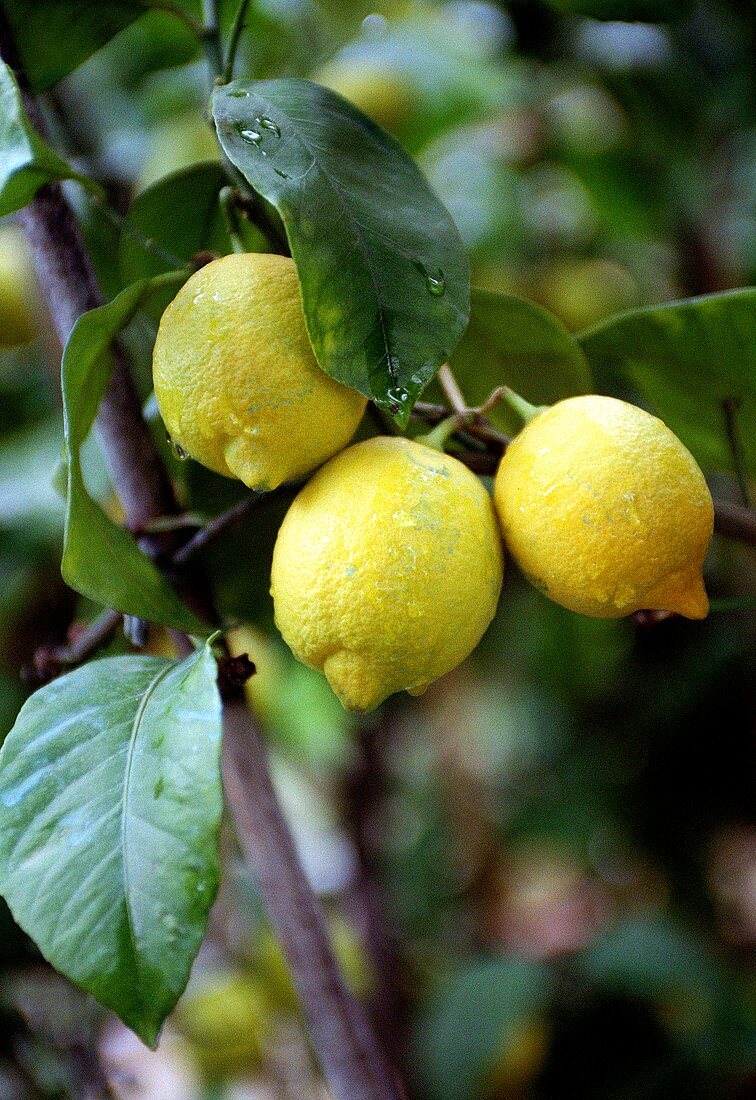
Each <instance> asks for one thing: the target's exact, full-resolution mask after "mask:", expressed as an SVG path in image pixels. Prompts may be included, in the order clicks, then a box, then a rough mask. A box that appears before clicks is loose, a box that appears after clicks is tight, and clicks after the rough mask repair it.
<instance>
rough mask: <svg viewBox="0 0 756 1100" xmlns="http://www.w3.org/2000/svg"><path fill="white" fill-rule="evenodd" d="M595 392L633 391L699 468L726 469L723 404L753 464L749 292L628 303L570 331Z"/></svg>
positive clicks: (755, 429) (753, 295)
mask: <svg viewBox="0 0 756 1100" xmlns="http://www.w3.org/2000/svg"><path fill="white" fill-rule="evenodd" d="M578 339H579V341H580V344H581V345H582V347H583V350H584V351H585V354H586V356H587V358H588V362H589V363H590V365H591V369H592V370H593V374H594V378H595V379H596V383H597V386H598V388H599V390H602V391H606V392H620V393H621V394H623V395H625V394H628V395H629V396H630V397H632V396H633V392H635V393H637V394H638V395H639V396H640V398H641V399H643V400H644V401H646V402H647V403H648V404H649V406H650V407H651V408H652V410H653V411H654V412H656V413H658V415H659V416H660V417H661V418H662V420H664V421H665V422H666V423H667V424H668V425H669V427H670V428H671V429H672V431H673V432H675V433H676V434H677V435H678V436H679V437H680V439H682V441H683V443H685V445H686V446H687V447H688V448H689V449H690V450H691V452H692V453H693V454H694V455H695V457H696V458H697V459H698V461H699V462H700V463H701V464H702V465H703V466H705V467H707V468H719V469H725V470H729V469H732V465H733V462H732V454H731V451H730V448H729V445H728V440H727V430H726V420H725V413H724V402H726V401H732V402H733V403H734V405H735V406H736V420H737V427H738V435H739V439H740V444H741V446H742V449H743V453H744V457H745V461H746V465H747V466H748V468H749V469H750V470H752V471H753V470H756V290H754V289H753V288H748V289H745V290H732V291H726V292H725V293H723V294H711V295H706V296H704V297H701V298H691V299H689V300H688V301H683V302H671V303H669V304H668V305H662V306H652V307H648V308H644V309H634V310H630V311H629V312H627V313H621V314H619V315H618V316H616V317H612V318H610V319H609V320H608V321H605V322H603V323H602V324H600V325H598V326H597V327H596V328H593V329H590V330H589V331H588V332H585V333H582V334H581V335H580V336H579V337H578Z"/></svg>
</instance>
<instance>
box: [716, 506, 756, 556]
mask: <svg viewBox="0 0 756 1100" xmlns="http://www.w3.org/2000/svg"><path fill="white" fill-rule="evenodd" d="M714 530H715V531H716V532H717V534H718V535H724V537H725V538H728V539H736V540H737V541H738V542H745V543H747V544H748V546H756V512H754V511H752V509H750V508H746V507H744V506H743V505H742V504H733V503H732V501H729V500H715V501H714Z"/></svg>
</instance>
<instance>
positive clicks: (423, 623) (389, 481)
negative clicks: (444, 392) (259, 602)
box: [271, 436, 502, 711]
mask: <svg viewBox="0 0 756 1100" xmlns="http://www.w3.org/2000/svg"><path fill="white" fill-rule="evenodd" d="M501 578H502V551H501V540H500V537H499V532H498V530H497V525H496V519H495V514H494V511H493V506H492V504H491V500H490V498H489V496H488V494H487V492H486V491H485V489H484V488H483V486H482V485H481V483H480V482H479V481H478V479H477V478H476V477H475V476H474V475H473V474H471V473H470V471H469V470H468V469H467V468H466V467H465V466H463V465H462V464H461V463H460V462H458V461H457V460H456V459H455V458H452V457H451V456H449V455H446V454H442V453H441V452H440V451H436V450H433V449H432V448H430V447H427V446H425V445H424V444H421V443H417V442H412V441H410V440H408V439H399V438H386V437H383V436H381V437H378V438H375V439H369V440H367V441H366V442H364V443H358V444H356V445H355V446H353V447H350V448H348V450H346V451H344V452H343V453H342V454H340V455H337V457H336V458H334V459H332V460H331V461H330V462H329V463H328V464H327V465H326V466H324V467H323V469H322V470H320V471H319V472H318V473H317V474H316V475H315V477H314V478H313V479H312V481H310V482H309V484H307V485H306V486H305V487H304V489H302V490H301V492H300V493H299V494H298V495H297V497H296V498H295V499H294V501H293V503H292V505H291V508H290V509H289V511H288V513H287V514H286V518H285V519H284V522H283V524H282V525H281V529H280V531H279V534H278V539H277V541H276V546H275V550H274V553H273V569H272V575H271V581H272V586H271V592H272V594H273V602H274V606H275V616H276V625H277V627H278V629H279V630H280V631H281V634H282V635H283V638H284V640H285V641H286V642H287V644H288V645H289V646H290V648H291V649H292V651H293V653H294V655H295V656H296V657H298V658H299V659H300V660H301V661H304V662H305V664H308V665H312V666H313V667H314V668H317V669H321V670H322V671H323V672H324V673H325V675H326V677H327V678H328V681H329V683H330V685H331V687H332V688H333V690H334V691H335V693H336V695H337V696H338V697H339V699H340V700H341V702H342V704H343V705H344V707H346V709H347V710H363V711H365V710H372V709H373V708H374V707H376V706H378V704H379V703H380V702H382V701H383V700H384V699H385V698H386V697H387V696H389V695H391V694H393V693H394V692H396V691H402V690H406V691H409V692H411V693H412V694H413V695H419V694H420V693H421V692H423V691H424V690H425V689H426V687H427V686H428V684H430V683H431V682H432V681H433V680H436V679H438V677H439V676H443V675H444V673H446V672H449V671H450V670H451V669H453V668H454V667H455V665H457V664H459V662H460V661H461V660H463V658H465V657H466V656H467V655H468V653H470V652H471V650H472V649H474V648H475V646H476V645H477V644H478V642H479V641H480V638H481V636H482V635H483V632H484V631H485V629H486V627H487V626H488V624H489V622H490V621H491V619H492V618H493V614H494V611H495V609H496V602H497V600H498V597H499V591H500V589H501Z"/></svg>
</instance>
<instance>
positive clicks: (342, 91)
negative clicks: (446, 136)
mask: <svg viewBox="0 0 756 1100" xmlns="http://www.w3.org/2000/svg"><path fill="white" fill-rule="evenodd" d="M314 79H315V80H316V81H317V82H318V83H319V84H324V85H325V87H326V88H330V89H331V90H332V91H334V92H338V94H339V95H342V96H344V98H345V99H348V100H350V102H352V103H353V104H354V105H355V107H359V109H360V110H361V111H364V113H365V114H366V115H369V116H370V118H372V119H373V121H374V122H377V123H378V125H379V126H383V127H384V129H386V130H392V131H394V130H396V129H398V128H399V127H400V126H401V124H402V123H403V122H404V121H405V120H406V118H407V117H408V116H409V115H410V114H411V112H412V108H413V93H412V88H411V87H410V86H409V85H408V84H407V82H406V80H405V79H404V77H403V75H402V74H401V72H399V71H398V70H394V69H392V68H390V67H387V66H386V65H384V64H382V63H376V62H374V63H369V62H367V61H366V60H365V59H364V58H361V59H359V60H357V59H341V60H335V61H332V62H331V63H330V64H328V65H326V66H325V67H324V68H322V69H320V71H319V72H317V73H316V74H315V77H314Z"/></svg>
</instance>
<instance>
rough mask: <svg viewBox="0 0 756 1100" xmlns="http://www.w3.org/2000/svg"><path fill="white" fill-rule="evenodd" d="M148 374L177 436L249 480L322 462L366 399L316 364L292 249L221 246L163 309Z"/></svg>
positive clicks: (262, 483) (193, 451)
mask: <svg viewBox="0 0 756 1100" xmlns="http://www.w3.org/2000/svg"><path fill="white" fill-rule="evenodd" d="M153 380H154V384H155V396H156V398H157V402H158V406H159V408H160V414H161V416H162V418H163V422H164V424H165V426H166V429H167V431H168V433H169V434H170V436H171V438H172V439H173V441H174V443H175V444H176V445H177V446H178V447H180V448H181V449H182V450H183V451H184V452H185V453H186V454H187V455H189V456H190V457H191V458H195V459H196V460H197V461H198V462H201V463H202V464H203V465H204V466H208V467H209V468H210V469H211V470H215V472H216V473H219V474H224V475H226V476H227V477H238V478H239V479H240V480H241V481H243V482H244V483H245V485H249V487H250V488H251V489H273V488H275V487H276V485H280V484H281V482H282V481H288V480H290V479H291V478H296V477H300V476H301V475H302V474H306V473H308V472H309V471H310V470H313V469H314V468H315V467H316V466H319V465H320V464H321V463H322V462H325V460H326V459H327V458H330V457H331V455H333V454H335V452H336V451H339V450H341V448H342V447H344V446H346V444H347V443H348V442H349V440H350V439H351V438H352V436H353V435H354V432H355V430H356V428H357V425H358V424H359V422H360V419H361V418H362V414H363V412H364V410H365V399H364V398H363V397H362V396H361V395H360V394H358V393H355V391H354V390H351V389H348V388H347V387H346V386H342V385H341V384H340V383H338V382H335V381H334V380H333V379H332V378H329V377H328V375H327V374H326V373H325V372H324V371H322V370H321V369H320V367H319V366H318V364H317V361H316V359H315V356H314V354H313V351H312V348H311V346H310V342H309V339H308V337H307V331H306V329H305V322H304V315H303V312H302V303H301V299H300V295H299V283H298V281H297V275H296V270H295V267H294V262H293V261H292V260H290V259H289V258H288V257H286V256H271V255H264V254H259V253H252V252H249V253H243V254H240V255H232V256H224V257H222V258H221V259H219V260H214V261H213V262H212V263H209V264H208V265H207V266H206V267H203V268H201V269H200V270H199V271H197V272H195V274H194V275H192V277H191V278H190V279H189V280H188V281H187V282H186V283H185V284H184V286H183V287H182V288H181V290H180V291H179V292H178V294H177V295H176V297H175V298H174V299H173V301H172V302H171V304H170V305H169V306H168V308H167V309H166V311H165V313H164V314H163V317H162V320H161V322H160V328H159V330H158V335H157V340H156V342H155V351H154V355H153Z"/></svg>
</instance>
